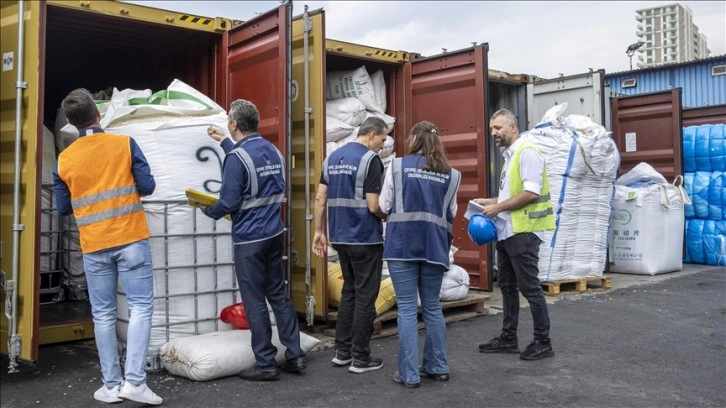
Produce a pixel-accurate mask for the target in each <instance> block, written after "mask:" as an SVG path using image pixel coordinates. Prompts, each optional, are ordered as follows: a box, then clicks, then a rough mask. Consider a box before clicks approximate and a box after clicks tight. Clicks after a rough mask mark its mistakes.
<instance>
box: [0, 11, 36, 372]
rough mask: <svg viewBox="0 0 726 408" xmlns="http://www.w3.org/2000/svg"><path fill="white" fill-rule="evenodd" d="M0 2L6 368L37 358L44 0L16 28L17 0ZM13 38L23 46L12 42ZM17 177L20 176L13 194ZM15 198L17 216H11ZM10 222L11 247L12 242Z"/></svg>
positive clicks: (0, 219) (0, 260) (2, 345)
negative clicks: (18, 83)
mask: <svg viewBox="0 0 726 408" xmlns="http://www.w3.org/2000/svg"><path fill="white" fill-rule="evenodd" d="M0 8H1V9H2V16H3V18H2V20H0V21H1V22H0V28H1V30H2V52H3V69H2V72H1V76H0V78H1V79H2V87H0V98H1V99H2V101H3V103H2V104H1V109H2V112H1V115H0V123H1V125H2V132H0V146H2V147H0V209H1V211H0V225H2V228H0V243H1V244H2V246H1V250H0V270H1V271H2V272H1V274H2V276H0V281H2V282H1V283H2V289H3V290H2V291H1V292H0V300H1V301H2V307H3V313H2V318H0V350H2V353H3V354H7V355H8V357H9V358H10V368H9V372H13V370H14V369H15V368H14V364H15V362H16V360H17V359H21V360H26V361H33V362H34V361H36V360H37V359H38V344H39V328H38V327H39V324H38V322H39V316H38V301H39V300H38V297H39V288H40V282H39V280H40V275H39V273H38V271H39V267H40V264H39V256H38V251H39V236H40V233H39V232H40V222H39V221H40V220H39V216H40V212H39V207H40V199H41V195H40V183H41V168H40V166H37V165H36V163H38V162H41V161H42V157H41V156H42V151H43V145H42V143H43V137H42V135H43V125H42V119H41V118H42V116H43V108H42V106H41V104H40V103H38V101H40V100H42V94H43V91H44V89H43V86H42V84H43V80H42V78H43V75H44V74H45V73H44V71H43V70H42V69H38V67H39V66H40V67H43V66H44V65H43V63H42V61H44V59H45V55H44V45H43V43H44V41H45V38H44V37H45V34H44V32H43V26H44V25H43V24H44V21H45V2H36V1H26V2H24V4H23V13H22V14H23V15H24V19H23V29H22V31H20V30H19V29H18V27H19V22H18V15H19V14H21V13H19V10H18V8H19V5H18V2H17V1H14V2H5V1H3V2H2V5H1V6H0ZM21 36H22V40H21V41H19V39H20V38H19V37H21ZM19 42H20V47H21V48H22V49H19ZM39 62H40V64H39ZM19 78H20V81H21V82H23V83H25V85H27V87H25V88H24V89H23V90H22V91H21V92H19V93H20V94H21V97H20V98H21V101H20V102H21V103H20V111H19V112H18V110H17V109H16V107H17V106H18V105H17V104H16V102H17V100H16V96H17V89H18V88H16V81H18V79H19ZM16 114H17V115H18V116H17V117H16ZM16 131H19V135H20V140H21V149H20V155H19V158H18V159H19V160H16V157H15V139H16ZM17 173H19V174H17ZM16 176H17V179H18V181H19V183H20V184H19V188H18V191H17V195H16V192H15V181H16ZM16 200H17V203H18V207H17V211H18V219H17V221H16V220H15V216H14V214H15V204H14V203H15V201H16ZM16 223H17V225H18V226H17V227H15V224H16ZM16 228H17V229H18V232H17V239H18V241H17V252H15V249H14V246H15V245H14V244H13V242H14V239H15V237H16V231H14V230H15V229H16ZM14 271H15V273H14Z"/></svg>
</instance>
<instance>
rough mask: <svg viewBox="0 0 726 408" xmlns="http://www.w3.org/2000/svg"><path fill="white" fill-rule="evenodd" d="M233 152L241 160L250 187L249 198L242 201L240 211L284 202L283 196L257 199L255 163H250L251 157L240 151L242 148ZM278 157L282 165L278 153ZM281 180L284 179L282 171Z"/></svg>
mask: <svg viewBox="0 0 726 408" xmlns="http://www.w3.org/2000/svg"><path fill="white" fill-rule="evenodd" d="M233 152H234V153H235V154H236V155H237V157H239V159H240V160H242V164H244V166H245V167H247V178H248V182H249V186H250V198H249V199H247V200H242V204H241V205H240V207H239V209H240V210H247V209H250V208H257V207H264V206H266V205H270V204H278V203H282V202H283V201H285V194H275V195H272V196H269V197H262V198H257V193H258V192H259V186H258V184H257V172H256V171H255V162H254V161H252V157H250V155H249V153H247V151H245V150H244V149H242V147H238V148H236V149H234V150H233ZM278 156H279V157H280V163H284V160H283V159H282V156H281V155H280V154H279V153H278ZM281 171H282V170H281ZM282 179H283V180H284V179H285V172H284V171H282Z"/></svg>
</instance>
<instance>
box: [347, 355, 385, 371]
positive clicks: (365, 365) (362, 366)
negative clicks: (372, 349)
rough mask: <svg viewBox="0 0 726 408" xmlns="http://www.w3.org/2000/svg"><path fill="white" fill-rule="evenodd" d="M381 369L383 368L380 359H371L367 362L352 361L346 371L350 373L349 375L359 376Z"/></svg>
mask: <svg viewBox="0 0 726 408" xmlns="http://www.w3.org/2000/svg"><path fill="white" fill-rule="evenodd" d="M381 367H383V360H381V359H380V358H373V357H371V359H370V360H368V361H362V360H356V359H353V362H352V363H350V367H348V371H350V372H351V373H356V374H360V373H365V372H367V371H373V370H378V369H379V368H381Z"/></svg>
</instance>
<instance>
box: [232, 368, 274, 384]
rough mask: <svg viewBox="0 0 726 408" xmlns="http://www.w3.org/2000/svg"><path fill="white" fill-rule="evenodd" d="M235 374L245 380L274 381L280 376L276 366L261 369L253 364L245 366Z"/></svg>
mask: <svg viewBox="0 0 726 408" xmlns="http://www.w3.org/2000/svg"><path fill="white" fill-rule="evenodd" d="M237 375H238V376H240V378H242V379H243V380H247V381H275V380H277V379H279V378H280V370H278V369H277V368H275V369H272V370H263V369H261V368H259V367H257V366H256V365H254V366H252V367H250V368H245V369H244V370H242V371H240V372H239V374H237Z"/></svg>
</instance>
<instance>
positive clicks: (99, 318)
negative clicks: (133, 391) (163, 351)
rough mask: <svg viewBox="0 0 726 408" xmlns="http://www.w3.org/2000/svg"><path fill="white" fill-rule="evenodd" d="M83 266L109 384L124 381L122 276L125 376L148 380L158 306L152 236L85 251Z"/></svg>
mask: <svg viewBox="0 0 726 408" xmlns="http://www.w3.org/2000/svg"><path fill="white" fill-rule="evenodd" d="M83 266H84V268H85V269H86V280H87V282H88V297H89V299H90V301H91V311H92V313H93V324H94V333H95V335H96V347H97V348H98V357H99V359H100V362H101V374H102V375H103V383H104V384H105V385H106V386H107V387H113V386H116V385H119V384H121V382H122V381H123V380H124V376H122V374H121V366H120V364H119V356H118V344H117V341H116V292H117V286H118V281H119V279H120V280H121V284H122V285H123V288H124V290H125V291H126V301H127V302H128V307H129V327H128V334H127V337H126V363H125V365H124V369H125V371H126V377H125V378H126V381H128V382H130V383H132V384H137V385H138V384H144V383H146V371H144V367H145V366H146V354H147V352H148V349H149V336H150V335H151V314H152V312H153V310H154V278H153V272H152V265H151V247H150V246H149V240H148V239H144V240H141V241H137V242H134V243H131V244H128V245H124V246H119V247H115V248H111V249H106V250H102V251H97V252H92V253H89V254H83Z"/></svg>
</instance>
